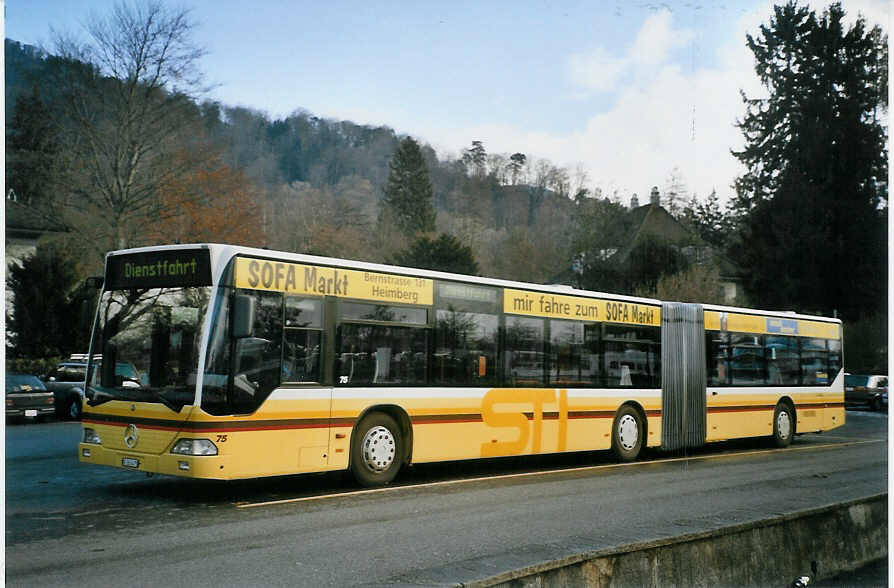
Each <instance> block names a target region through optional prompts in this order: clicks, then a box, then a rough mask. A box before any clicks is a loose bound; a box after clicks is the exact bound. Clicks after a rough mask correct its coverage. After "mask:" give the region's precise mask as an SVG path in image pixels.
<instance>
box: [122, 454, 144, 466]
mask: <svg viewBox="0 0 894 588" xmlns="http://www.w3.org/2000/svg"><path fill="white" fill-rule="evenodd" d="M121 465H123V466H124V467H126V468H138V467H140V460H138V459H136V458H133V457H122V458H121Z"/></svg>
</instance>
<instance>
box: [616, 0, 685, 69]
mask: <svg viewBox="0 0 894 588" xmlns="http://www.w3.org/2000/svg"><path fill="white" fill-rule="evenodd" d="M693 38H695V33H694V32H693V31H690V30H687V29H674V28H673V15H672V14H671V13H670V11H669V10H667V9H662V10H660V11H658V12H657V13H655V14H653V15H651V16H650V17H649V18H647V19H646V22H645V23H644V24H643V27H642V28H641V29H640V31H639V33H638V34H637V35H636V41H635V42H634V43H633V47H631V48H630V51H629V52H628V54H627V57H628V59H629V60H630V62H631V63H634V64H638V65H640V64H641V65H660V64H662V63H664V62H665V61H667V60H668V58H669V56H670V52H671V51H673V50H674V49H679V48H680V47H685V46H686V45H687V44H689V42H690V41H692V39H693Z"/></svg>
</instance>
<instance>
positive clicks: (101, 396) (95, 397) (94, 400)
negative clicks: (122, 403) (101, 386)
mask: <svg viewBox="0 0 894 588" xmlns="http://www.w3.org/2000/svg"><path fill="white" fill-rule="evenodd" d="M90 392H91V394H92V396H91V397H90V398H88V399H87V406H99V405H100V404H105V403H106V402H110V401H112V400H115V399H116V398H117V396H115V395H113V394H109V393H108V392H105V391H103V390H96V389H95V388H94V389H91V390H90Z"/></svg>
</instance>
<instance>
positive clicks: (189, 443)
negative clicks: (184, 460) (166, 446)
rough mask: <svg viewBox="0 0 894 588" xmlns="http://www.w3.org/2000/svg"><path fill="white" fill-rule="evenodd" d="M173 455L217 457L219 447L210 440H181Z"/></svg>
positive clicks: (175, 445) (175, 446)
mask: <svg viewBox="0 0 894 588" xmlns="http://www.w3.org/2000/svg"><path fill="white" fill-rule="evenodd" d="M171 453H176V454H177V455H217V446H216V445H215V444H214V443H212V442H211V441H209V440H208V439H179V440H178V441H177V442H176V443H174V448H173V449H171Z"/></svg>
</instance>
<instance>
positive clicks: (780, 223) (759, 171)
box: [734, 1, 888, 318]
mask: <svg viewBox="0 0 894 588" xmlns="http://www.w3.org/2000/svg"><path fill="white" fill-rule="evenodd" d="M748 47H749V48H750V49H751V51H752V53H753V54H754V57H755V70H756V72H757V74H758V76H759V77H760V80H761V82H762V84H763V85H764V86H765V87H766V89H767V90H768V92H769V97H767V98H758V99H749V98H747V97H745V96H744V94H743V99H744V101H745V104H746V113H745V116H744V118H743V119H742V120H741V121H739V122H738V126H739V128H741V129H742V132H743V134H744V136H745V148H744V149H743V150H742V151H740V152H734V155H735V156H736V157H737V158H738V159H739V160H740V161H741V162H742V163H743V164H745V166H746V168H747V172H746V173H745V174H744V175H743V176H741V177H740V178H738V179H737V181H736V191H737V199H736V202H735V206H736V209H737V213H738V214H739V215H740V217H741V221H742V222H741V228H742V235H741V242H742V244H743V246H742V247H740V248H739V253H740V255H739V256H738V262H739V263H740V265H741V266H742V268H743V269H744V270H745V275H746V276H748V278H747V282H746V284H745V285H746V289H747V291H748V294H749V299H750V300H752V301H754V303H755V304H756V305H757V306H761V307H771V308H792V309H798V310H802V311H809V312H814V311H821V312H822V313H824V314H829V315H831V314H832V313H833V312H834V311H836V310H837V311H838V312H839V313H840V314H841V315H843V316H845V317H848V318H856V317H858V316H861V315H863V314H864V313H866V312H873V311H875V310H876V309H878V308H880V307H881V308H883V307H884V300H885V292H886V290H887V286H886V280H885V275H886V272H885V265H886V261H885V252H886V234H885V233H886V231H885V225H886V222H885V215H886V208H885V206H886V204H887V195H888V186H887V176H888V169H887V153H886V146H885V141H886V131H885V128H884V123H883V121H884V118H885V116H884V115H885V113H886V110H887V102H888V98H887V86H888V81H887V75H888V74H887V71H888V53H887V36H886V35H884V34H883V33H882V31H881V29H879V28H878V27H875V28H873V29H871V30H867V27H866V23H865V21H864V20H863V18H858V19H857V20H856V22H855V23H854V24H853V25H852V26H851V27H849V28H848V27H847V25H846V23H845V22H844V10H843V9H842V8H841V5H840V4H833V5H831V6H830V7H829V8H828V9H827V10H826V11H825V12H823V14H822V15H820V16H817V14H816V13H815V12H814V11H812V10H810V9H808V8H805V7H802V6H798V4H797V3H796V2H793V1H790V2H788V3H786V4H785V5H783V6H776V7H775V9H774V15H773V17H772V18H771V20H770V23H769V24H768V25H764V26H762V27H761V29H760V35H758V36H756V37H752V36H750V35H749V36H748Z"/></svg>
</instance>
